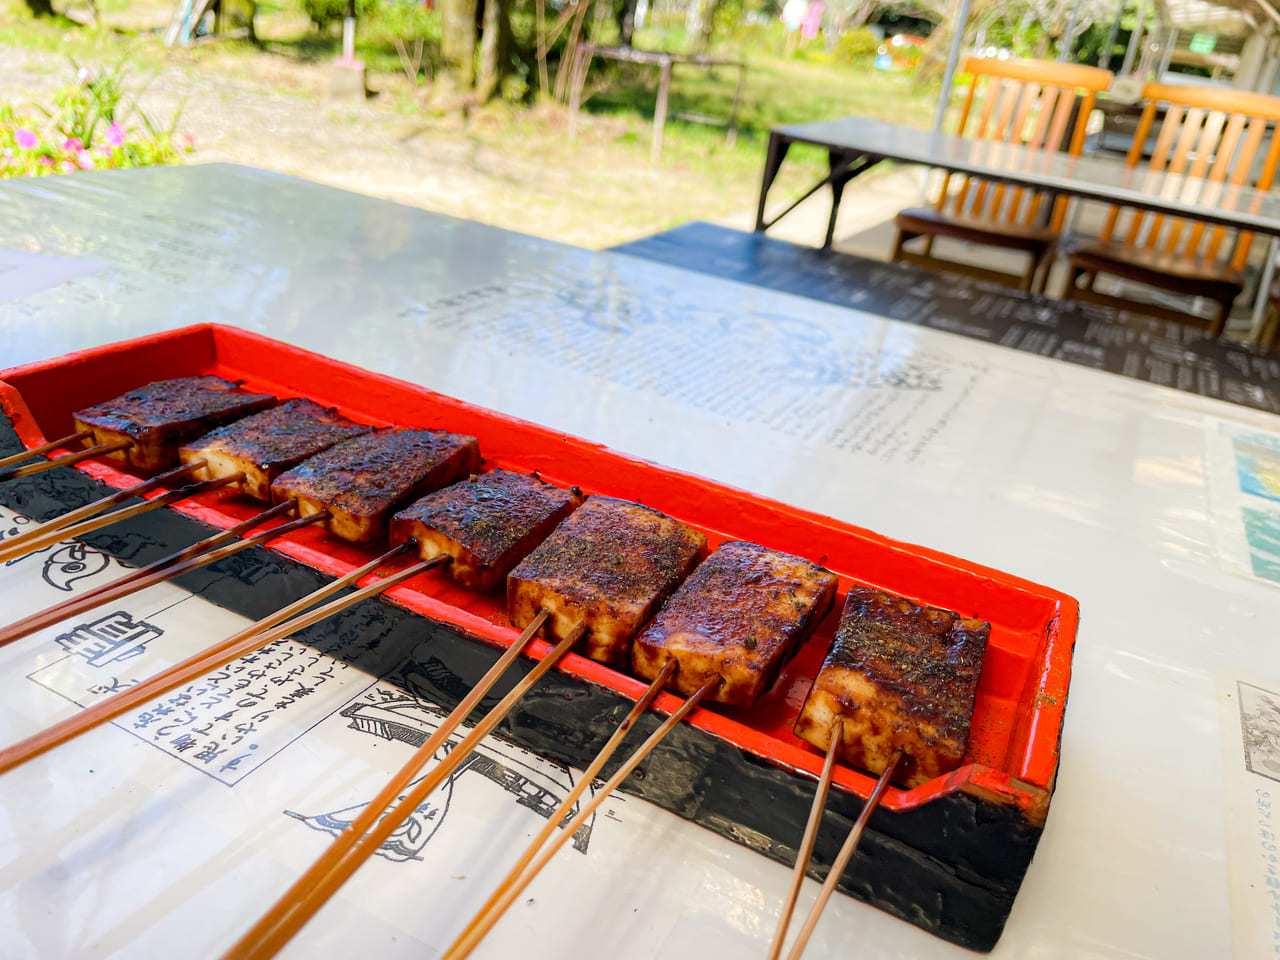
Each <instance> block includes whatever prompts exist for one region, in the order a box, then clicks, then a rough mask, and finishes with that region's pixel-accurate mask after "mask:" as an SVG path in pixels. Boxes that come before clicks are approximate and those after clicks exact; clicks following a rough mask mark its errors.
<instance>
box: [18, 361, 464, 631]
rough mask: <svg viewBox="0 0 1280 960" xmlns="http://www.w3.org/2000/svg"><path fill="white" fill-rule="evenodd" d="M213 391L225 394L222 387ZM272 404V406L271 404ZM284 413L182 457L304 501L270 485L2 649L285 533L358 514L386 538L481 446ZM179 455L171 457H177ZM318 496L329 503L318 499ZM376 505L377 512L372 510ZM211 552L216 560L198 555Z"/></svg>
mask: <svg viewBox="0 0 1280 960" xmlns="http://www.w3.org/2000/svg"><path fill="white" fill-rule="evenodd" d="M209 379H212V378H209ZM219 382H220V383H221V382H224V381H219ZM153 386H154V385H153ZM214 392H215V393H226V392H227V391H226V390H223V389H221V388H218V389H217V390H215V391H214ZM271 400H272V402H273V403H274V398H271ZM285 407H286V408H288V409H287V410H283V411H282V410H280V409H269V410H267V411H266V412H264V413H258V414H257V415H256V416H252V417H249V418H248V419H245V420H241V421H240V422H238V423H233V424H231V425H230V426H228V427H225V428H224V429H222V430H218V431H215V432H214V433H212V434H209V435H208V436H206V437H204V438H202V439H200V440H198V441H196V442H195V443H193V444H190V445H189V446H188V448H187V449H186V453H187V457H188V460H189V461H190V462H192V463H194V462H195V461H196V460H198V459H204V460H205V461H206V462H205V465H204V467H203V468H202V471H203V472H204V473H206V474H213V479H212V480H209V481H205V482H206V483H209V484H214V485H223V484H230V483H236V484H246V483H247V484H248V485H249V486H250V487H251V488H253V489H261V486H260V481H263V480H265V479H267V478H269V477H271V476H276V477H277V478H278V479H279V480H282V481H284V480H289V479H290V478H291V477H296V478H297V479H295V480H294V482H293V483H292V484H291V485H292V486H296V487H299V488H300V489H302V490H304V491H306V494H304V495H303V496H305V499H299V498H294V497H290V496H285V495H284V494H283V493H282V491H281V490H280V489H277V487H275V486H273V487H271V488H270V493H271V496H272V498H273V499H275V500H277V501H279V502H277V504H276V505H275V506H274V507H271V508H270V509H268V510H266V511H264V512H262V513H260V514H258V515H257V516H256V517H251V518H250V519H249V520H246V521H244V522H243V523H241V524H237V525H236V526H235V527H232V528H231V529H230V530H226V531H223V532H222V533H218V534H214V535H213V536H211V537H208V538H206V539H205V540H202V541H200V542H199V543H197V544H195V545H193V546H191V547H188V548H187V549H186V550H183V551H179V552H178V553H175V554H172V555H171V556H169V557H165V558H164V559H162V560H158V561H156V562H155V563H153V564H150V565H149V566H147V567H144V568H142V569H140V570H135V571H133V572H132V573H130V574H127V575H126V576H124V577H122V578H121V579H119V580H117V581H115V582H114V583H111V584H108V585H106V586H103V587H99V588H98V589H96V590H91V591H89V592H88V593H86V594H84V595H82V596H79V597H75V598H72V599H69V600H66V601H63V602H62V603H59V604H56V605H54V606H53V607H50V608H48V609H46V610H43V611H41V612H39V613H36V614H32V615H31V616H29V617H26V618H24V619H22V620H20V621H18V622H17V623H15V624H12V625H10V626H9V627H7V628H5V629H3V630H0V646H3V645H4V644H6V643H11V642H12V641H14V640H17V639H19V638H21V637H25V636H28V635H29V634H31V633H34V632H35V631H36V630H40V629H42V628H43V627H46V626H48V625H50V624H52V623H56V622H58V621H59V620H62V619H65V618H66V617H69V616H73V615H75V614H78V613H81V612H83V611H84V610H88V609H92V608H93V607H96V606H99V605H101V604H103V603H107V602H109V601H111V600H117V599H119V598H121V597H123V596H127V595H129V594H131V593H134V592H136V591H138V590H142V589H145V588H146V587H148V586H151V585H153V584H155V583H159V582H161V581H162V580H166V579H169V578H170V577H173V576H177V575H178V574H180V573H185V572H187V571H189V570H193V569H197V568H199V567H203V566H206V565H207V564H210V563H213V562H215V561H217V560H220V559H222V558H223V557H226V556H230V555H231V554H234V553H238V552H239V551H240V550H244V549H246V548H248V547H250V546H254V545H255V544H257V543H261V542H263V541H264V540H266V539H271V538H273V537H276V536H279V535H280V534H281V533H284V532H288V531H289V530H295V529H298V528H299V527H302V526H306V525H309V524H313V523H315V524H325V525H330V526H332V524H333V523H336V522H338V521H339V520H342V519H343V518H346V519H348V520H349V518H350V517H351V516H352V511H353V510H354V511H356V512H357V513H358V514H359V520H360V523H359V527H360V536H361V538H362V539H364V540H374V539H377V537H379V536H381V535H383V534H385V532H386V512H387V510H388V509H389V508H390V506H391V505H393V504H395V503H398V502H402V501H403V500H404V499H406V498H407V497H408V496H411V495H412V494H413V492H415V491H419V492H420V491H422V490H423V489H431V488H433V486H435V485H438V484H440V483H444V482H448V481H449V480H451V479H454V478H455V477H456V476H457V475H459V474H464V475H465V472H466V470H467V468H469V467H470V466H472V465H475V466H478V465H479V457H480V452H479V443H478V442H477V441H476V440H475V438H474V437H462V436H458V435H455V434H443V433H439V432H437V431H432V430H384V431H379V432H376V433H369V432H368V429H369V428H367V427H361V426H359V425H356V424H352V423H350V421H346V420H343V419H342V418H340V417H335V416H333V415H332V413H331V412H330V411H325V410H323V409H322V408H320V407H319V406H318V405H316V404H313V403H311V402H310V401H293V402H291V403H290V404H285ZM82 415H83V416H87V414H83V412H82V414H78V415H77V416H82ZM353 433H354V434H355V436H354V438H352V434H353ZM166 436H168V437H172V436H177V433H176V432H175V431H174V430H170V431H169V432H168V434H166ZM343 436H346V437H348V439H347V440H346V441H345V442H341V443H337V444H336V446H332V449H330V445H332V444H334V443H335V442H336V441H338V440H340V439H341V438H342V437H343ZM155 448H156V443H155V442H153V443H151V445H150V448H149V449H151V451H152V455H156V454H155ZM317 448H319V449H320V451H321V452H320V453H319V454H318V455H316V456H312V457H310V458H309V459H307V460H305V461H304V462H303V463H302V464H301V465H300V466H297V467H295V468H294V469H293V470H291V471H288V472H284V473H281V472H280V471H279V468H280V467H281V466H283V465H284V464H285V463H287V462H289V460H290V458H296V457H297V456H303V455H305V454H307V453H310V452H312V451H314V450H316V449H317ZM181 452H182V451H179V452H175V457H176V456H179V455H180V453H181ZM330 454H331V455H330ZM321 457H326V460H325V464H327V469H328V472H327V473H324V472H323V471H322V470H321V468H320V467H317V466H316V463H317V461H319V460H320V458H321ZM241 465H243V466H245V467H246V468H247V469H249V470H250V471H259V472H258V473H253V474H246V473H244V472H243V471H240V470H238V469H236V468H237V467H239V466H241ZM273 470H274V471H275V472H274V473H273V472H272V471H273ZM322 495H323V497H325V498H326V499H322ZM330 504H331V505H332V506H330ZM370 504H374V507H373V508H370V507H369V505H370ZM295 509H296V510H297V511H298V512H299V513H300V514H301V516H300V517H299V519H298V520H295V521H292V522H291V523H289V524H286V525H285V526H284V527H282V528H279V530H278V531H266V532H265V533H263V534H259V535H257V536H255V537H250V538H249V539H247V540H244V541H241V542H240V543H236V544H231V545H230V546H225V547H224V546H221V544H223V543H226V542H227V541H229V540H232V539H234V538H235V537H237V536H239V535H240V534H241V533H243V532H245V531H246V530H248V529H251V528H252V527H255V526H258V525H259V524H261V523H263V522H265V521H266V520H269V519H271V518H272V517H275V516H278V515H280V514H282V513H290V512H293V511H294V510H295ZM362 510H363V513H360V511H362ZM379 511H381V512H379ZM107 522H110V521H107ZM205 550H210V551H212V552H211V553H208V554H206V555H204V556H199V554H200V553H201V552H202V551H205Z"/></svg>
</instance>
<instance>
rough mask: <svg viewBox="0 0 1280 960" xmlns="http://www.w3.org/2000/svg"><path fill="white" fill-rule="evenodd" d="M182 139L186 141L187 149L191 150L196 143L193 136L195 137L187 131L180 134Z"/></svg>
mask: <svg viewBox="0 0 1280 960" xmlns="http://www.w3.org/2000/svg"><path fill="white" fill-rule="evenodd" d="M182 139H183V140H185V141H187V149H188V150H191V149H193V148H194V147H195V145H196V138H195V137H193V136H192V135H191V134H189V133H184V134H183V135H182Z"/></svg>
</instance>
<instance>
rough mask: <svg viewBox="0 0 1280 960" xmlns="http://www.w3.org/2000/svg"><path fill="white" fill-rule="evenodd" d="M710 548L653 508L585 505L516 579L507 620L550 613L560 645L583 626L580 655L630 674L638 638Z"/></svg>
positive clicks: (520, 621)
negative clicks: (633, 644)
mask: <svg viewBox="0 0 1280 960" xmlns="http://www.w3.org/2000/svg"><path fill="white" fill-rule="evenodd" d="M706 546H707V538H706V537H704V536H703V535H702V534H701V533H699V532H698V531H696V530H693V529H691V528H689V527H686V526H685V525H684V524H683V523H680V522H679V521H676V520H672V519H671V518H670V517H668V516H667V515H666V514H664V513H659V512H658V511H657V510H654V509H652V508H650V507H645V506H641V505H640V504H638V503H631V502H630V501H628V500H614V499H613V498H611V497H588V498H587V500H586V502H585V503H584V504H583V505H582V506H581V507H579V508H578V509H577V510H575V511H574V512H573V513H571V514H569V517H568V519H566V520H565V521H564V522H562V523H561V524H560V526H558V527H556V529H555V530H554V531H553V532H552V534H551V536H549V537H547V539H546V540H544V541H542V544H541V545H540V546H538V547H537V548H536V549H535V550H534V551H533V552H532V553H531V554H529V556H527V557H525V558H524V559H523V560H522V561H520V564H519V566H517V567H516V568H515V569H514V570H512V571H511V575H510V576H509V577H507V612H508V614H509V615H510V617H511V622H512V623H513V624H515V626H517V627H525V626H528V624H529V622H530V621H531V620H533V618H534V617H535V616H537V614H538V611H540V610H546V611H547V612H548V613H549V614H551V619H550V620H549V621H548V626H547V630H548V632H549V633H550V635H551V636H554V637H556V638H557V639H564V638H565V637H566V636H568V635H569V634H570V633H571V632H572V631H573V630H574V629H575V628H577V627H578V626H579V625H580V624H581V625H585V626H586V627H587V630H588V633H587V635H586V637H585V638H584V640H583V646H582V651H583V653H584V654H585V655H586V656H588V657H590V658H591V659H592V660H598V661H600V662H601V663H607V664H610V665H612V666H618V667H621V666H625V665H626V664H627V663H628V662H629V654H630V653H631V640H632V638H633V637H635V635H636V632H637V631H638V630H639V629H640V628H641V627H642V626H643V625H644V622H645V621H646V620H648V619H649V617H650V616H652V615H653V612H654V611H655V610H656V609H657V608H658V605H659V604H660V603H662V601H663V600H665V599H666V598H667V597H668V596H670V594H671V591H673V590H674V589H675V588H676V587H677V586H678V585H679V583H680V581H681V580H683V579H684V578H685V577H687V576H688V575H689V571H690V570H692V569H693V567H694V565H695V564H696V563H697V562H698V559H699V557H701V556H702V551H703V550H704V549H706Z"/></svg>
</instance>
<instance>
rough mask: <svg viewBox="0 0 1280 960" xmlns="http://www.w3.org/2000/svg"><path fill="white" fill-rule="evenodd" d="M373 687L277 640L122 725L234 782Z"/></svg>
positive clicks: (358, 675) (313, 652) (302, 648)
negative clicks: (363, 690)
mask: <svg viewBox="0 0 1280 960" xmlns="http://www.w3.org/2000/svg"><path fill="white" fill-rule="evenodd" d="M369 682H370V681H369V678H368V676H366V675H364V674H362V673H361V672H360V671H358V670H352V669H351V668H350V667H349V665H348V664H346V663H342V662H340V661H337V660H334V659H333V658H331V657H328V656H325V655H324V654H322V653H318V652H317V651H316V650H314V649H313V648H311V647H308V646H304V645H303V644H300V643H296V642H294V641H292V640H277V641H275V642H274V643H271V644H269V645H268V646H266V647H263V648H262V649H261V650H259V651H257V652H255V653H251V654H249V655H248V656H245V657H241V658H240V659H239V660H236V661H234V662H233V663H230V664H228V665H227V666H225V667H223V668H221V669H220V670H215V671H214V672H212V673H209V674H207V675H205V676H204V677H202V678H201V679H199V680H197V681H196V682H194V683H191V684H189V685H187V686H185V687H181V688H179V689H177V690H174V691H172V692H171V693H169V694H168V695H166V696H165V697H163V698H161V699H160V700H158V701H154V702H152V703H150V704H148V705H147V707H146V708H145V709H143V710H139V711H138V712H136V713H134V714H132V715H131V716H129V717H127V718H123V719H122V720H121V721H120V722H121V724H122V725H123V726H126V727H128V728H129V729H131V730H132V731H133V732H134V733H136V734H137V735H138V736H140V737H142V738H143V739H145V740H148V741H150V742H151V743H154V744H155V745H156V746H158V747H160V749H162V750H164V751H166V752H168V753H171V754H173V755H174V756H176V757H180V758H181V759H182V760H184V761H186V762H187V763H189V764H191V765H192V766H194V767H196V768H198V769H201V770H203V771H205V772H206V773H208V774H209V775H210V776H212V777H215V778H216V779H218V780H221V781H222V782H224V783H227V784H232V783H235V782H236V781H238V780H240V779H242V778H243V777H244V776H245V775H246V774H248V773H249V772H250V771H252V770H253V769H255V768H256V767H258V766H260V765H261V764H262V763H263V762H265V761H266V760H267V759H269V758H270V757H271V756H273V755H274V754H275V753H277V752H279V751H280V750H281V749H282V748H283V747H285V746H286V745H288V744H289V742H291V741H292V740H294V739H295V738H296V737H298V736H300V735H301V734H302V733H304V732H305V731H306V730H307V729H308V728H310V727H311V726H313V725H314V724H316V723H318V722H319V721H320V720H322V719H324V718H325V717H326V716H328V715H329V714H330V713H332V712H333V710H334V709H335V708H336V707H337V706H338V705H339V704H341V703H345V702H346V701H347V700H348V699H350V697H351V696H352V695H354V694H355V693H357V692H358V691H359V689H361V688H363V687H364V686H366V685H368V683H369Z"/></svg>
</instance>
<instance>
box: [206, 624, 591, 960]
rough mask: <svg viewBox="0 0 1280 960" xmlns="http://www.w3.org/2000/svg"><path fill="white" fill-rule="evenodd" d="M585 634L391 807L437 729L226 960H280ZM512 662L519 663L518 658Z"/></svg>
mask: <svg viewBox="0 0 1280 960" xmlns="http://www.w3.org/2000/svg"><path fill="white" fill-rule="evenodd" d="M545 616H546V614H545V612H543V613H540V614H539V615H538V617H535V618H534V621H533V622H532V623H530V624H529V626H528V627H526V628H525V631H524V633H522V634H521V637H520V640H519V641H517V643H516V646H522V645H523V644H524V643H527V642H528V640H529V639H530V638H531V637H532V636H533V634H534V633H535V632H536V631H537V628H538V627H540V626H541V621H542V619H543V618H544V617H545ZM585 633H586V628H585V627H579V628H578V629H576V630H574V631H573V632H571V633H570V634H569V635H568V636H567V637H565V638H564V639H563V640H561V641H560V642H559V643H558V644H556V646H555V647H554V648H553V649H552V650H551V652H550V653H548V654H547V655H546V656H545V657H543V658H542V660H540V661H539V662H538V663H537V664H536V665H535V666H534V668H533V669H532V670H531V671H530V672H529V673H528V675H527V676H526V677H525V678H524V679H523V680H521V681H520V682H519V683H517V684H516V685H515V687H513V688H512V689H511V691H510V692H509V693H508V694H507V695H506V696H505V697H503V698H502V700H501V701H499V702H498V704H497V705H496V706H495V707H494V708H493V709H492V710H490V711H489V712H488V713H487V714H485V716H484V718H483V719H482V720H480V722H479V723H477V724H476V725H475V727H473V728H472V730H471V732H470V733H469V734H467V736H466V737H464V738H463V740H462V742H461V743H459V744H458V745H457V746H456V747H454V748H453V749H452V750H450V751H449V753H448V755H447V756H446V757H445V758H444V759H443V760H441V761H440V762H439V763H438V764H436V766H435V767H433V768H432V769H431V772H430V773H428V774H427V775H426V776H425V777H423V778H422V779H421V780H420V781H418V783H417V784H416V785H415V786H414V787H413V789H412V790H409V792H408V793H406V794H405V796H404V798H403V799H402V800H400V801H399V803H397V804H396V805H395V806H394V807H392V806H391V804H392V803H393V802H394V800H395V798H396V797H397V796H398V795H399V793H400V791H401V790H403V789H404V788H405V787H407V786H408V784H409V782H410V781H411V780H412V779H413V777H414V776H416V775H417V773H418V771H419V770H421V769H422V767H423V766H424V765H425V764H426V763H427V762H428V761H429V760H430V759H431V757H432V755H433V754H434V753H435V750H436V749H438V748H439V747H440V746H441V745H442V744H443V743H444V742H445V740H446V738H447V734H443V733H442V731H441V730H437V731H436V734H435V735H434V736H433V737H432V738H431V739H430V740H428V741H427V742H426V743H425V744H423V745H422V746H421V747H419V748H418V750H417V751H416V752H415V753H414V755H413V756H412V757H411V758H410V759H409V761H408V762H407V763H405V765H404V766H403V767H402V768H401V769H400V772H399V773H397V774H396V776H395V777H394V778H393V779H392V780H391V781H389V782H388V783H387V785H386V786H385V787H384V788H383V790H382V792H381V793H379V794H378V797H377V799H376V800H375V801H374V802H373V803H371V804H370V805H369V806H368V807H366V808H365V810H364V812H363V813H362V814H361V815H360V817H358V818H357V819H356V820H355V821H354V822H353V823H352V824H351V825H350V826H348V827H347V829H346V830H344V831H343V832H342V834H341V835H340V836H339V837H338V839H337V840H335V841H334V842H333V843H332V844H331V845H330V847H329V849H328V850H326V851H325V853H324V854H323V855H322V856H321V857H320V859H318V860H317V861H316V862H315V863H314V864H312V865H311V868H310V869H309V870H308V871H307V872H306V873H305V874H304V875H303V876H302V877H301V878H299V879H298V880H297V882H295V883H294V884H293V886H291V887H290V888H289V889H288V890H287V891H286V892H285V894H284V896H282V897H281V898H280V899H279V900H277V901H276V903H275V904H274V905H273V906H272V908H271V909H270V910H269V911H267V913H266V914H265V915H263V917H262V918H261V919H260V920H259V921H258V922H257V923H256V924H254V926H253V928H252V929H251V930H249V931H248V932H247V933H246V934H245V935H244V936H243V937H241V938H240V939H239V940H238V941H237V942H236V943H235V944H234V945H233V946H232V947H231V949H230V950H228V951H227V952H226V953H225V954H224V955H223V956H224V960H233V958H234V960H266V958H268V957H273V956H275V954H276V953H277V952H278V951H279V950H280V948H281V947H283V946H284V945H285V944H286V943H288V942H289V939H290V938H291V937H292V936H293V935H294V934H295V933H297V932H298V930H300V929H301V928H302V926H303V924H305V923H306V922H307V921H308V920H309V919H310V918H311V917H312V916H313V915H314V914H315V912H316V911H317V910H319V909H320V907H322V906H324V904H325V903H326V902H327V901H328V899H329V898H330V897H331V896H333V894H334V893H336V892H337V891H338V889H339V888H340V887H341V886H342V884H344V883H345V882H346V881H347V880H348V879H349V878H350V877H351V875H352V874H353V873H355V871H356V870H357V869H358V868H359V866H360V865H361V864H362V863H364V861H365V860H367V859H368V858H369V857H370V856H372V855H373V854H374V853H375V852H376V851H377V850H378V849H379V848H380V847H381V846H382V844H383V843H384V842H385V841H386V839H387V837H389V836H391V834H392V833H394V832H395V830H396V829H397V828H398V827H399V826H400V824H401V823H403V822H404V821H405V820H406V819H408V817H409V815H410V814H412V813H413V811H415V810H417V809H418V807H419V806H420V805H421V804H422V802H423V800H425V799H426V798H427V797H428V796H429V795H430V794H431V792H432V791H433V790H435V789H436V787H438V786H439V785H440V784H441V783H443V782H444V780H445V779H446V778H447V777H448V776H449V775H450V774H452V773H453V772H454V770H456V769H457V768H458V767H459V766H460V765H461V764H462V761H463V760H465V759H466V758H467V757H468V756H469V755H470V754H471V752H472V751H473V750H474V749H475V748H476V747H477V746H478V745H479V744H480V741H481V740H483V739H484V738H485V737H486V736H488V735H489V733H490V732H491V731H492V730H493V728H494V727H496V726H497V725H498V724H499V723H500V722H501V721H502V719H503V718H504V717H505V716H506V715H507V713H508V712H510V710H511V708H512V707H514V706H515V704H516V702H517V701H518V700H519V699H520V698H521V697H523V696H524V695H525V694H526V693H527V692H528V691H529V690H530V689H531V688H532V687H533V686H534V684H536V683H537V682H538V681H539V680H541V679H542V677H543V675H544V674H546V673H547V671H549V670H550V669H551V668H552V667H553V666H555V664H556V663H558V662H559V660H560V659H561V657H563V656H564V655H565V654H566V653H568V652H569V650H570V649H571V648H572V647H573V645H574V644H575V643H577V641H578V640H580V639H581V638H582V636H583V634H585ZM513 649H514V648H513ZM509 653H510V651H509ZM511 659H514V656H512V657H511ZM473 692H474V691H473ZM464 702H465V701H464ZM461 707H462V704H459V707H458V709H455V711H454V713H453V714H450V719H452V718H453V716H454V715H456V714H458V711H459V710H460V709H461ZM446 722H447V721H446ZM428 748H431V749H428ZM384 813H385V816H384ZM379 818H381V819H379Z"/></svg>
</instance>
